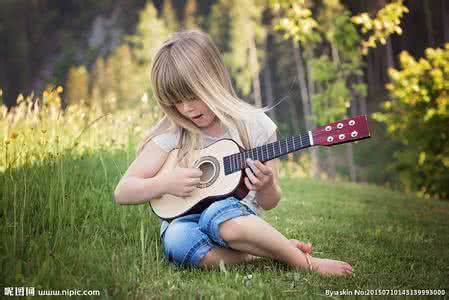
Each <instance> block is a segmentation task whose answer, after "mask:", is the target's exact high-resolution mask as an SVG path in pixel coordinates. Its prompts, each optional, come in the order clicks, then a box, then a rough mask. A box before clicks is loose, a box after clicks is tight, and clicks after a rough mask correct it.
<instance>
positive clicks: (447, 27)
mask: <svg viewBox="0 0 449 300" xmlns="http://www.w3.org/2000/svg"><path fill="white" fill-rule="evenodd" d="M441 20H442V23H443V38H444V42H446V43H447V42H449V5H447V0H441Z"/></svg>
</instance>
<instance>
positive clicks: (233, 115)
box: [137, 30, 268, 167]
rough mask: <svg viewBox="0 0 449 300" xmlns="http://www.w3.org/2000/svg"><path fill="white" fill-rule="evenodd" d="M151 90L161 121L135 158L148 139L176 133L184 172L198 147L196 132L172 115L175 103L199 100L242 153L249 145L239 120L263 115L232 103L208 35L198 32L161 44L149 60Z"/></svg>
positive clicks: (226, 76) (227, 82)
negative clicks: (236, 139)
mask: <svg viewBox="0 0 449 300" xmlns="http://www.w3.org/2000/svg"><path fill="white" fill-rule="evenodd" d="M151 84H152V89H153V93H154V96H155V99H156V101H157V102H158V104H159V105H160V107H161V108H162V112H163V118H162V119H161V120H160V121H159V122H158V123H157V124H156V125H155V126H153V127H152V128H151V129H150V131H149V132H148V133H147V135H146V136H145V137H144V139H143V141H142V142H141V143H140V145H139V146H138V147H137V154H139V153H140V152H141V151H142V149H143V148H144V147H145V145H146V144H147V143H148V142H149V141H150V140H151V139H152V138H153V137H155V136H157V135H159V134H162V133H164V132H167V131H174V130H176V129H181V131H180V132H181V136H180V142H179V143H178V146H179V148H180V151H179V152H178V163H179V164H180V165H181V166H184V167H186V166H191V165H192V162H193V161H194V159H196V158H195V157H194V155H193V153H195V152H196V151H193V150H195V149H201V148H202V147H203V144H202V138H201V131H200V129H199V128H198V127H197V126H196V125H195V124H194V123H193V122H192V121H191V120H189V119H187V118H185V117H184V116H182V115H181V114H180V113H179V112H178V110H177V109H176V107H175V104H176V103H179V102H182V101H189V99H191V98H194V99H200V100H201V101H203V102H204V103H205V104H206V105H207V106H208V107H209V109H210V110H212V112H213V113H215V115H216V116H217V118H218V119H219V120H220V121H221V122H222V124H223V125H225V126H227V127H228V128H236V129H237V131H238V133H239V136H240V139H241V141H242V143H243V145H242V146H243V147H244V148H246V149H248V148H250V146H251V145H250V144H249V137H248V132H247V129H246V127H245V124H244V122H243V120H244V119H245V118H249V117H250V116H249V115H250V114H251V113H255V112H261V111H262V112H265V111H267V110H268V109H267V108H257V107H255V106H253V105H250V104H248V103H246V102H244V101H243V100H241V99H239V98H238V97H237V95H236V93H235V91H234V88H233V87H232V84H231V80H230V77H229V74H228V72H227V70H226V68H225V66H224V63H223V60H222V57H221V55H220V52H219V51H218V49H217V47H216V46H215V44H214V43H213V42H212V40H211V38H210V37H209V35H208V34H206V33H204V32H201V31H198V30H188V31H181V32H175V33H174V34H173V35H172V36H171V37H170V38H169V39H168V40H167V41H165V42H164V43H163V44H162V46H161V47H160V48H159V50H158V51H157V52H156V54H155V56H154V58H153V60H152V68H151Z"/></svg>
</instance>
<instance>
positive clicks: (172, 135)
mask: <svg viewBox="0 0 449 300" xmlns="http://www.w3.org/2000/svg"><path fill="white" fill-rule="evenodd" d="M180 132H181V131H180V130H176V131H168V132H164V133H162V134H160V135H157V136H155V137H153V138H152V139H151V140H152V141H153V142H155V143H156V144H157V145H158V146H159V147H161V148H162V149H163V150H164V151H166V152H170V151H172V150H173V149H175V148H176V147H177V146H178V142H179V136H180Z"/></svg>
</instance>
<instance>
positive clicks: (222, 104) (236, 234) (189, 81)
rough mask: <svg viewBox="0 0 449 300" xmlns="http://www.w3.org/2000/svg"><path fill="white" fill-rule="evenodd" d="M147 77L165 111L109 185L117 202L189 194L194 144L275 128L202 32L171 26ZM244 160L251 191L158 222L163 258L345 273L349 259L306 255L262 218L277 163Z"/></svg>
mask: <svg viewBox="0 0 449 300" xmlns="http://www.w3.org/2000/svg"><path fill="white" fill-rule="evenodd" d="M151 80H152V88H153V91H154V94H155V97H156V99H157V102H158V104H159V105H160V107H161V108H162V110H163V112H164V117H163V118H162V119H161V120H160V121H159V122H158V123H157V124H156V126H154V127H153V128H152V129H151V130H150V131H149V133H148V135H147V136H146V137H145V139H144V140H143V141H142V143H141V145H139V147H138V150H137V157H136V159H135V160H134V162H132V164H131V165H130V166H129V168H128V170H127V171H126V173H125V175H124V176H123V178H122V179H121V180H120V182H119V183H118V185H117V187H116V189H115V193H114V198H115V201H116V203H120V204H140V203H146V202H149V201H150V200H151V199H153V198H158V197H160V196H161V195H163V194H165V193H169V194H172V195H175V196H179V197H181V196H188V195H190V194H191V193H192V192H193V191H194V190H195V189H196V185H197V184H198V183H199V182H200V176H201V175H202V171H201V170H199V169H197V168H192V165H193V162H194V161H195V160H196V159H197V157H195V153H196V152H197V151H193V150H194V149H202V147H205V146H207V145H209V144H211V143H213V142H214V141H216V140H218V139H222V138H226V137H228V138H232V139H234V140H235V141H236V142H238V143H240V145H243V147H244V148H246V149H249V148H250V147H256V146H260V145H263V144H266V143H269V142H274V141H276V140H277V136H276V128H277V126H276V125H275V124H274V123H273V122H272V121H271V119H270V118H268V116H267V115H266V114H265V113H264V111H266V110H267V109H266V108H256V107H253V106H251V105H249V104H247V103H245V102H244V101H242V100H240V99H239V98H238V97H237V95H236V93H235V92H234V89H233V87H232V85H231V81H230V78H229V75H228V73H227V71H226V69H225V67H224V64H223V61H222V58H221V56H220V53H219V51H218V49H217V47H216V46H215V45H214V43H213V42H212V41H211V39H210V38H209V36H208V35H207V34H205V33H203V32H200V31H195V30H191V31H183V32H177V33H175V34H174V35H173V36H172V37H171V38H170V39H168V40H167V41H166V42H165V43H164V44H163V45H162V46H161V47H160V49H159V50H158V51H157V53H156V55H155V57H154V59H153V66H152V69H151ZM175 148H179V151H178V162H179V164H178V166H177V167H176V168H175V169H174V170H173V172H171V173H170V174H169V175H167V173H166V175H162V174H159V175H156V174H157V172H158V170H159V169H160V168H161V166H162V165H163V163H164V162H165V160H166V158H167V156H168V152H170V151H171V150H173V149H175ZM247 165H248V166H249V167H248V168H246V173H247V177H246V178H245V185H246V186H247V187H248V189H249V190H250V192H249V193H248V195H247V196H246V197H245V198H244V199H242V200H241V201H240V200H238V199H236V198H234V197H228V198H226V199H224V200H220V201H216V202H214V203H213V204H211V205H210V206H209V207H207V208H206V209H204V210H203V211H202V212H201V213H198V214H190V215H186V216H182V217H178V218H176V219H174V220H172V221H171V222H170V223H168V222H167V221H162V224H161V231H160V239H161V243H162V246H163V249H164V254H165V255H166V256H167V258H168V260H169V261H172V262H174V263H177V264H180V265H191V266H200V267H211V266H217V265H219V263H220V261H222V262H224V263H225V264H237V263H242V262H245V261H249V260H252V259H255V258H257V257H260V256H263V257H270V258H273V259H275V260H279V261H282V262H285V263H287V264H289V265H290V266H292V267H295V268H308V269H310V270H311V271H315V272H318V273H320V274H324V275H349V274H351V273H352V267H351V265H349V264H347V263H345V262H341V261H336V260H330V259H320V258H316V257H312V256H311V255H310V253H311V251H312V247H311V245H310V244H305V243H302V242H299V241H297V240H289V239H287V238H286V237H285V236H283V235H282V234H281V233H280V232H279V231H277V230H276V229H275V228H273V227H272V226H271V225H270V224H269V223H267V222H265V221H264V220H263V219H262V218H261V212H262V211H263V210H270V209H272V208H274V207H276V206H277V205H278V203H279V200H280V199H281V190H280V187H279V179H278V161H277V160H273V161H267V162H265V163H261V162H260V161H248V162H247Z"/></svg>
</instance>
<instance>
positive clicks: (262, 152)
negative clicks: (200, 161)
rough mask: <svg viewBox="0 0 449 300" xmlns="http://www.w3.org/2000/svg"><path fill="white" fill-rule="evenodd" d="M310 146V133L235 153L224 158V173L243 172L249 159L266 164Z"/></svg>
mask: <svg viewBox="0 0 449 300" xmlns="http://www.w3.org/2000/svg"><path fill="white" fill-rule="evenodd" d="M310 146H311V144H310V139H309V133H306V134H302V135H297V136H291V137H288V138H286V139H283V140H279V141H276V142H273V143H269V144H265V145H262V146H258V147H255V148H252V149H249V150H245V151H243V152H238V153H234V154H231V155H228V156H225V157H224V158H223V165H224V172H225V175H228V174H232V173H234V172H237V171H240V170H243V169H244V168H246V159H247V158H251V159H252V160H259V161H261V162H264V161H268V160H272V159H275V158H278V157H280V156H282V155H285V154H288V153H290V152H295V151H298V150H300V149H304V148H307V147H310Z"/></svg>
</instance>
